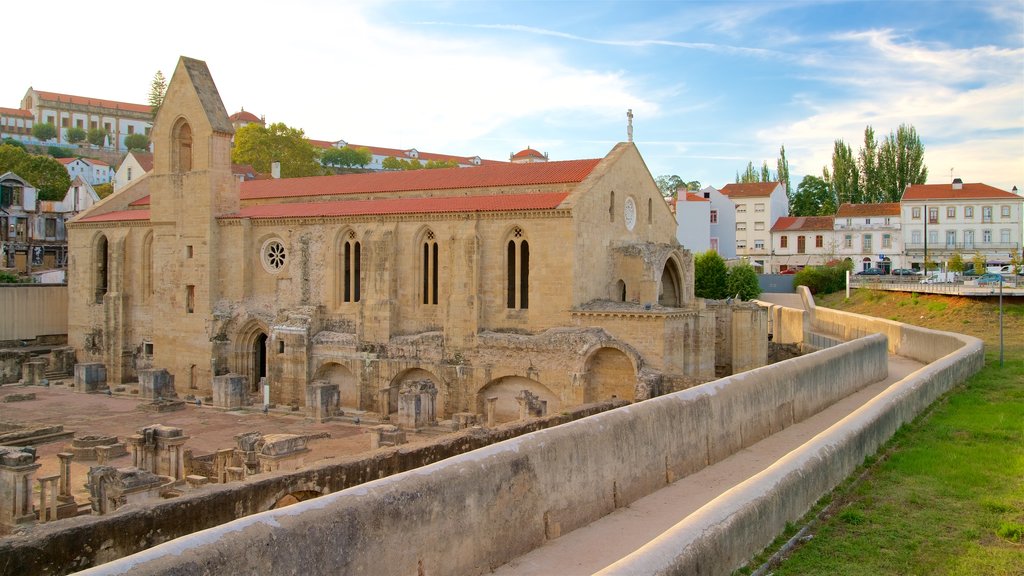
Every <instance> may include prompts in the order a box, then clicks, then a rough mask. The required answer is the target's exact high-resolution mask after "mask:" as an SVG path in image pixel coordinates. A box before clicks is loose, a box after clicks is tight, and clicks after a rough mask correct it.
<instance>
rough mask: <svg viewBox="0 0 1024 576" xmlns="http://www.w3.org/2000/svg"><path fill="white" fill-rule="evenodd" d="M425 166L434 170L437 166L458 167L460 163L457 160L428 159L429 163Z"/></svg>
mask: <svg viewBox="0 0 1024 576" xmlns="http://www.w3.org/2000/svg"><path fill="white" fill-rule="evenodd" d="M423 167H424V168H425V169H427V170H434V169H437V168H458V167H459V163H458V162H457V161H455V160H427V163H426V164H425V165H424V166H423Z"/></svg>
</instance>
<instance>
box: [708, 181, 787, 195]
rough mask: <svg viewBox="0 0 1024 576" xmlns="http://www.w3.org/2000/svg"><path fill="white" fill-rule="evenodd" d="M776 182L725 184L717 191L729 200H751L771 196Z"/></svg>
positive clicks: (776, 184)
mask: <svg viewBox="0 0 1024 576" xmlns="http://www.w3.org/2000/svg"><path fill="white" fill-rule="evenodd" d="M778 185H779V183H778V182H748V183H745V184H726V185H725V186H722V189H721V190H719V192H721V193H722V194H725V195H726V196H728V197H730V198H753V197H758V196H771V193H772V192H773V191H774V190H775V187H776V186H778Z"/></svg>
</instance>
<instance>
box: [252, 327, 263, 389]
mask: <svg viewBox="0 0 1024 576" xmlns="http://www.w3.org/2000/svg"><path fill="white" fill-rule="evenodd" d="M266 376H267V335H266V333H264V332H260V333H259V335H258V336H257V337H256V341H255V342H254V343H253V345H252V382H253V385H252V386H251V387H250V389H251V390H252V391H253V392H259V391H260V380H261V379H263V378H265V377H266Z"/></svg>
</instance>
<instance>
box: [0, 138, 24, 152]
mask: <svg viewBox="0 0 1024 576" xmlns="http://www.w3.org/2000/svg"><path fill="white" fill-rule="evenodd" d="M0 143H3V144H7V145H8V146H14V147H16V148H21V149H22V150H25V145H24V144H22V143H21V142H19V141H17V140H15V139H14V138H4V139H3V141H2V142H0Z"/></svg>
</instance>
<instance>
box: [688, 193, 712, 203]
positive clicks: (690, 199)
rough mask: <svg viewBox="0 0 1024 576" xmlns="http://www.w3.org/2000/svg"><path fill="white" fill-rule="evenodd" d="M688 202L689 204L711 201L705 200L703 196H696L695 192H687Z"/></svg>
mask: <svg viewBox="0 0 1024 576" xmlns="http://www.w3.org/2000/svg"><path fill="white" fill-rule="evenodd" d="M686 201H687V202H711V200H709V199H707V198H705V197H704V196H703V195H701V194H694V193H693V192H687V193H686Z"/></svg>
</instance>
